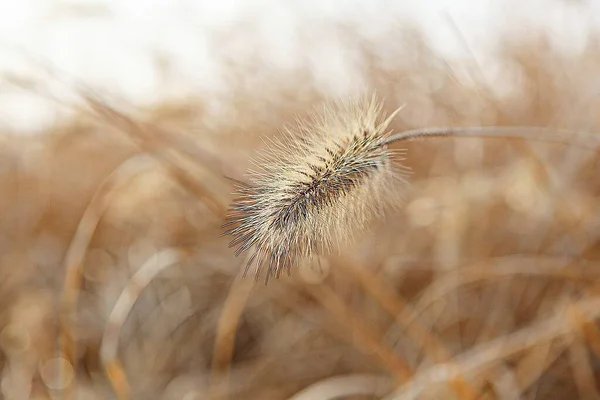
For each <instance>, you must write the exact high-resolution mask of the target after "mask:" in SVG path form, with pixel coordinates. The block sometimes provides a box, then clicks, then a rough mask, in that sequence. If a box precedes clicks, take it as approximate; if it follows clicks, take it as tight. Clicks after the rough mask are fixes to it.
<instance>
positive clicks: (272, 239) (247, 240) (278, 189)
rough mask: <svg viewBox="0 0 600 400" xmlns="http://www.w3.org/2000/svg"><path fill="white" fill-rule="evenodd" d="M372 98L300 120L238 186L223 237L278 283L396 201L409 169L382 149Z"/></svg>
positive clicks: (381, 126)
mask: <svg viewBox="0 0 600 400" xmlns="http://www.w3.org/2000/svg"><path fill="white" fill-rule="evenodd" d="M381 114H382V113H381V105H380V104H379V103H378V102H377V101H376V99H375V97H373V98H371V99H367V100H363V101H360V102H351V103H343V102H341V103H335V104H331V105H328V106H325V107H324V108H323V109H322V110H320V112H314V113H313V114H312V115H311V118H310V119H309V120H308V121H297V125H296V127H295V128H294V129H288V130H286V131H284V139H283V140H281V141H279V142H276V143H273V144H272V145H271V146H270V148H269V149H267V151H266V152H265V153H264V154H263V155H262V156H261V157H259V158H258V159H257V160H256V162H255V165H256V166H257V170H255V171H251V172H250V175H249V179H248V180H249V182H248V183H247V184H243V183H238V188H237V192H236V194H235V198H234V200H233V202H232V204H231V208H230V212H229V216H228V223H227V224H226V227H227V231H226V233H227V234H229V235H231V236H232V237H233V239H232V241H231V243H230V245H231V247H238V249H237V251H236V255H239V254H241V253H243V252H246V251H251V250H252V252H251V255H250V257H249V261H248V265H247V267H246V270H248V268H249V267H250V266H251V265H252V264H255V265H256V272H257V277H258V275H259V273H260V271H261V269H262V268H263V267H266V268H267V277H266V279H268V278H269V277H270V276H271V275H274V276H276V277H279V275H280V273H281V271H282V270H283V269H287V271H288V273H289V271H290V268H291V267H292V266H294V265H295V264H297V263H298V262H299V261H300V260H301V259H306V258H311V257H313V256H316V255H322V254H327V253H329V252H331V251H333V250H334V249H339V246H340V245H341V244H343V243H344V242H348V241H350V240H351V239H352V238H353V236H354V234H355V233H357V232H359V231H361V230H363V229H364V228H365V227H366V225H367V224H368V223H369V222H370V221H371V220H372V219H373V217H376V216H381V215H382V214H383V212H384V211H385V209H386V206H388V205H391V204H392V202H397V201H398V195H399V192H398V189H399V188H401V187H402V186H403V183H405V182H406V181H405V180H404V177H405V173H404V172H406V171H407V169H406V168H405V167H401V166H398V165H395V164H394V163H393V162H392V156H393V155H394V154H393V152H392V150H391V149H388V148H387V146H386V145H385V144H384V140H385V138H386V137H387V136H388V132H387V131H386V129H387V126H388V125H389V122H390V120H391V118H392V117H393V115H392V116H390V117H389V118H387V119H385V120H382V118H381Z"/></svg>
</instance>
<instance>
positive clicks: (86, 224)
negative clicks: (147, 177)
mask: <svg viewBox="0 0 600 400" xmlns="http://www.w3.org/2000/svg"><path fill="white" fill-rule="evenodd" d="M151 161H152V160H151V159H150V158H149V157H148V156H146V155H143V154H142V155H137V156H134V157H132V158H129V159H128V160H126V161H125V162H124V163H122V164H121V165H119V166H118V167H117V168H116V169H115V170H114V171H113V172H112V173H111V174H110V175H109V176H108V177H107V178H106V179H105V180H104V182H103V183H102V184H101V185H100V186H99V188H98V189H97V191H96V193H94V195H93V197H92V199H91V200H90V202H89V204H88V206H87V208H86V209H85V211H84V213H83V215H82V217H81V219H80V221H79V224H78V226H77V229H76V231H75V234H74V235H73V239H72V240H71V243H70V244H69V248H68V250H67V253H66V256H65V260H64V265H65V279H64V288H63V292H62V296H61V311H60V325H61V352H62V356H63V357H64V358H65V359H66V360H67V361H68V362H69V363H71V364H72V365H74V362H75V359H76V342H75V339H74V338H75V336H74V333H73V328H72V325H73V324H74V323H75V318H76V313H77V300H78V297H79V292H80V290H81V284H82V280H83V272H84V271H83V269H84V259H85V256H86V253H87V249H88V247H89V244H90V242H91V240H92V236H93V235H94V232H95V230H96V227H97V225H98V223H99V222H100V219H101V218H102V215H103V213H104V210H105V209H106V207H107V206H108V204H109V203H110V201H111V199H112V198H113V196H114V195H115V194H116V193H117V191H118V189H119V187H120V186H122V185H123V184H124V183H125V182H127V181H128V180H130V179H131V178H133V177H134V176H135V175H137V174H139V173H140V172H142V171H143V170H145V169H148V168H149V167H154V165H155V164H154V163H153V162H151Z"/></svg>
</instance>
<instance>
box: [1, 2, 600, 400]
mask: <svg viewBox="0 0 600 400" xmlns="http://www.w3.org/2000/svg"><path fill="white" fill-rule="evenodd" d="M575 3H577V4H570V5H569V6H568V7H574V8H573V10H575V9H577V10H579V11H577V12H578V13H580V14H581V15H585V14H586V10H587V12H589V13H591V10H592V8H591V6H590V8H586V7H588V6H587V5H586V3H585V2H581V3H580V2H575ZM592 3H593V2H592ZM378 4H379V3H378ZM382 4H383V3H382ZM498 4H500V3H498ZM504 4H505V7H508V5H509V4H511V3H508V2H506V3H504ZM380 6H381V7H383V8H382V9H385V7H384V6H385V4H383V6H382V5H381V4H380ZM576 7H579V8H576ZM100 8H101V7H100ZM349 8H350V9H351V8H352V7H349ZM307 9H308V8H307ZM308 10H309V9H308ZM306 13H308V14H310V10H309V11H306ZM355 14H356V15H359V16H360V13H359V12H358V11H355ZM331 15H335V12H334V11H331ZM378 15H383V14H382V13H381V12H380V13H379V14H377V13H371V14H369V13H365V14H364V15H363V17H364V20H363V24H362V25H360V26H371V27H373V26H376V27H377V35H376V36H377V38H379V39H378V41H377V45H375V44H374V41H373V40H372V39H371V37H370V36H369V33H368V31H367V33H365V32H364V31H363V30H361V29H358V28H357V27H358V26H359V25H358V23H356V21H353V22H352V23H348V22H346V23H344V21H341V22H340V21H337V22H336V21H333V20H332V19H325V20H323V21H321V24H320V25H307V26H305V27H303V28H302V29H303V31H304V32H310V31H311V30H312V31H314V32H313V34H312V36H311V37H310V38H309V39H310V40H306V41H305V42H302V43H303V46H306V48H307V49H308V50H306V51H307V53H306V54H309V53H310V51H312V50H314V49H315V47H311V46H317V43H318V42H319V41H320V39H321V37H320V36H319V32H326V34H325V33H323V38H327V39H328V40H335V42H336V43H337V46H338V47H337V48H338V50H337V51H339V52H340V53H339V54H342V56H339V57H338V58H335V57H336V56H335V54H337V53H332V52H329V51H327V48H326V47H321V48H319V47H318V46H317V50H318V49H320V50H321V51H320V52H319V51H316V50H315V52H314V54H316V55H311V56H310V57H313V58H311V59H310V60H312V61H310V62H305V61H306V59H303V58H302V57H301V56H300V57H296V58H294V59H293V60H294V62H292V61H290V60H287V62H286V60H285V59H284V57H283V53H282V54H278V53H275V54H271V55H270V56H269V55H268V54H267V55H265V54H264V53H260V52H259V51H258V50H257V49H256V46H257V44H258V43H259V41H253V39H248V38H252V37H253V36H252V33H256V31H257V26H258V27H261V26H263V25H261V24H260V23H255V24H254V25H253V24H248V25H246V24H239V25H236V26H235V27H231V26H227V27H226V28H223V29H222V32H220V36H219V35H217V36H218V41H216V42H215V43H218V44H219V46H222V47H216V48H215V49H216V50H215V53H216V54H222V55H223V59H222V60H221V61H222V62H221V64H219V69H218V76H219V79H221V80H222V81H224V82H226V83H227V85H228V87H229V90H227V91H220V90H209V89H207V88H206V86H202V90H199V89H197V86H195V85H194V82H196V81H194V79H191V78H190V84H189V85H190V88H191V89H190V90H188V92H187V93H186V92H185V91H183V92H177V93H178V94H177V95H176V96H175V95H173V96H170V95H169V90H166V91H165V92H161V91H159V90H158V89H152V87H153V86H148V87H149V88H150V89H148V88H147V89H148V90H147V91H145V92H144V91H141V92H139V93H138V95H139V96H138V97H136V96H128V95H127V93H125V94H123V93H122V91H119V90H117V89H118V88H117V87H115V88H112V87H111V85H110V79H109V77H110V75H108V76H107V77H106V79H107V81H106V82H104V84H100V83H98V82H97V81H94V79H90V80H88V79H87V78H85V77H83V78H80V79H78V78H76V76H77V74H75V73H74V72H73V71H70V70H69V68H67V67H65V64H61V63H56V64H52V65H51V62H52V59H51V57H50V56H51V55H52V52H51V51H50V50H48V52H49V54H47V55H46V56H47V58H46V59H44V58H40V59H32V58H28V57H24V58H23V59H24V60H26V61H21V62H20V63H19V64H14V65H11V66H10V67H11V68H9V69H10V72H6V74H5V79H3V81H2V87H1V88H0V97H2V100H3V102H2V104H7V105H8V106H7V108H6V109H8V110H17V111H18V113H16V114H18V115H16V114H15V115H12V118H14V119H13V120H11V121H13V122H11V123H8V122H6V121H9V120H10V118H11V116H9V115H6V121H5V125H6V127H5V130H4V133H3V134H2V136H1V138H0V151H1V153H2V154H1V156H0V274H1V279H0V349H1V352H2V353H1V358H0V360H1V372H0V376H1V378H0V379H1V380H0V389H1V392H2V396H3V398H5V399H16V400H20V399H28V398H32V399H59V398H60V399H62V398H72V399H82V400H86V399H112V398H118V399H126V398H132V399H185V400H197V399H225V398H229V399H273V400H277V399H294V400H329V399H386V400H392V399H452V398H456V399H475V398H485V399H575V398H581V399H595V398H600V393H599V391H598V378H599V371H600V370H599V368H600V367H599V365H600V364H599V363H598V356H600V332H599V331H598V329H599V328H598V326H597V323H596V319H597V318H596V317H597V314H598V313H600V297H598V296H596V295H597V293H596V289H597V288H598V281H599V277H600V270H599V269H598V261H597V260H598V255H599V254H598V253H599V249H600V248H599V238H600V220H599V218H598V215H599V211H600V201H599V195H600V193H599V186H600V180H599V179H598V174H597V171H598V168H599V165H598V161H597V156H596V151H595V150H594V149H593V147H594V143H590V149H582V148H575V147H569V146H564V145H553V144H545V143H538V142H535V141H531V142H525V141H514V140H497V139H494V140H483V139H451V140H450V139H441V140H432V141H423V142H413V143H409V144H406V146H405V147H406V148H407V149H408V157H407V160H406V161H404V163H405V164H406V165H407V166H409V167H411V168H412V169H413V175H412V177H411V187H410V188H409V189H407V192H406V195H405V198H403V199H399V204H400V205H401V207H399V209H398V210H397V211H395V212H393V213H391V214H390V215H388V216H387V217H386V218H385V219H384V220H381V221H378V222H377V223H376V224H375V225H374V226H372V227H370V228H369V229H368V230H367V231H365V232H363V233H362V234H361V236H360V240H359V241H358V243H356V245H355V246H353V247H352V248H349V249H344V251H343V252H342V253H341V254H340V255H333V256H330V257H327V258H324V259H322V260H321V264H322V265H321V267H322V270H321V269H318V268H312V267H311V266H309V265H301V266H298V268H296V269H295V270H294V274H293V276H292V278H288V277H284V278H281V279H280V280H276V281H271V282H270V284H269V285H268V286H266V287H265V286H263V285H254V282H253V280H252V279H242V278H241V277H240V270H241V269H242V267H243V265H244V260H243V259H241V258H240V259H236V258H235V257H234V256H233V254H232V251H231V250H230V249H228V247H227V238H222V237H221V236H220V235H221V233H222V229H221V228H220V226H221V225H222V223H223V211H224V210H225V208H226V206H227V204H228V202H229V200H230V191H231V190H232V187H231V185H230V182H229V181H227V180H226V179H225V178H224V177H223V175H227V176H231V177H234V178H237V179H243V177H244V173H245V171H246V169H247V168H248V167H250V164H249V159H250V157H251V156H253V155H254V154H255V151H257V150H260V149H263V148H264V147H265V143H264V141H263V139H264V138H267V137H270V136H277V135H278V134H279V133H278V129H280V128H281V127H282V126H284V125H285V124H288V123H292V122H293V119H294V117H296V116H299V117H302V116H304V115H306V112H307V111H308V110H309V109H310V108H311V107H313V106H315V105H319V104H321V103H322V102H323V101H326V100H327V99H330V98H334V97H336V98H337V97H339V96H346V95H353V94H356V93H359V92H360V91H361V90H370V91H376V92H377V93H378V94H379V95H380V97H382V98H383V99H385V108H386V110H388V111H391V110H393V109H395V108H397V107H398V106H400V105H402V104H405V108H404V109H403V110H402V112H400V113H399V114H398V116H397V117H396V119H395V121H394V122H393V128H394V129H395V130H398V131H399V130H404V129H410V128H416V127H426V126H464V125H537V126H551V127H560V128H569V129H574V130H582V131H589V132H593V133H594V132H596V131H597V130H598V129H599V125H600V120H599V117H598V116H599V115H600V114H599V112H598V111H599V106H600V103H599V101H598V99H597V96H596V94H597V93H596V92H597V90H598V89H597V87H598V83H597V80H598V78H597V76H596V75H597V71H598V70H600V52H599V47H598V40H597V36H595V35H596V34H595V33H594V32H593V31H592V30H590V31H589V32H588V36H586V37H585V40H581V41H579V42H577V43H575V42H573V47H572V48H569V47H568V46H565V45H564V43H563V44H560V40H559V41H558V42H557V41H556V38H557V37H558V38H562V39H563V40H564V38H565V37H566V35H565V36H562V35H561V34H560V30H559V32H558V33H556V32H555V33H553V34H551V33H548V32H547V31H544V30H543V29H541V28H540V29H538V28H536V27H533V25H535V24H533V25H527V24H525V23H524V22H521V24H519V23H517V22H514V24H513V25H511V24H509V22H510V21H508V20H505V21H504V23H505V25H506V27H507V29H505V30H498V34H497V38H496V39H495V40H490V43H491V44H490V45H489V46H490V47H488V48H486V51H487V56H486V58H485V59H483V60H481V59H479V58H478V57H475V55H473V54H469V53H468V49H469V46H468V45H464V46H459V48H461V49H463V50H464V51H466V52H467V55H466V56H463V57H459V58H458V59H455V58H449V57H446V55H445V54H444V53H443V51H442V50H440V49H439V48H438V47H436V45H434V44H432V39H431V38H430V35H429V32H427V31H426V30H425V31H424V30H423V29H424V28H422V27H419V26H418V25H416V24H415V25H411V24H409V23H408V22H406V23H400V21H401V20H398V21H395V20H394V19H393V18H391V17H389V16H388V19H386V21H388V20H389V21H388V23H386V24H384V23H381V24H379V25H377V22H378V21H379V19H378V18H379V17H378ZM391 15H394V14H393V13H391ZM590 15H591V14H590ZM250 16H252V15H250ZM84 17H85V16H84ZM78 18H79V17H78ZM85 18H89V17H85ZM249 18H250V17H249ZM380 18H383V16H382V17H380ZM274 19H275V20H276V19H277V18H274ZM316 19H317V18H315V20H316ZM311 21H312V22H313V23H315V21H314V20H311ZM449 23H450V22H449ZM450 25H451V23H450ZM582 25H583V23H582ZM321 28H322V29H323V31H320V30H319V29H321ZM509 28H510V29H509ZM586 28H587V27H586ZM450 32H454V34H456V37H455V40H457V41H459V42H460V40H461V34H460V32H458V31H456V30H454V31H453V30H452V29H450ZM331 38H334V39H331ZM381 38H385V39H386V40H381ZM467 38H468V37H467ZM305 39H306V38H305ZM463 39H465V37H463ZM215 40H216V39H215ZM299 40H300V39H299ZM303 40H304V39H303ZM323 41H325V39H323ZM467 41H468V40H467ZM565 42H568V41H565ZM557 43H558V44H557ZM194 45H195V42H194V41H193V40H191V41H190V43H189V44H185V46H187V47H185V46H184V45H183V44H182V47H184V48H186V51H187V52H193V51H194ZM253 46H254V47H253ZM89 47H90V48H91V49H92V52H93V48H94V43H90V44H89ZM221 48H222V49H223V51H222V53H220V52H219V49H221ZM283 48H285V46H284V47H283ZM311 49H312V50H311ZM236 52H242V53H243V54H245V56H244V57H241V58H237V57H231V58H228V54H238V53H236ZM244 52H245V53H244ZM284 53H285V52H284ZM311 54H312V53H311ZM487 57H489V58H487ZM332 58H333V59H334V61H335V60H337V61H339V62H340V63H341V64H343V68H342V69H343V70H344V71H346V72H345V73H344V74H342V73H341V72H340V71H341V70H339V69H336V68H334V67H331V69H330V70H329V71H328V72H327V68H326V67H323V68H324V69H321V70H319V69H318V68H316V67H315V65H319V64H320V63H323V64H326V63H327V62H330V63H329V64H327V65H330V66H331V65H335V62H333V63H331V61H332V60H331V59H332ZM47 59H50V61H49V62H48V64H45V61H44V60H47ZM168 59H169V58H168V56H167V57H166V58H165V60H166V62H167V64H168ZM303 60H304V61H303ZM349 60H350V61H349ZM490 60H494V61H493V62H491V61H490ZM159 61H160V60H159ZM98 62H106V63H107V64H111V65H112V64H119V59H116V58H115V59H109V58H106V59H104V60H103V59H102V58H101V57H99V60H98ZM121 62H122V63H123V64H125V65H126V64H127V63H126V62H124V61H121ZM346 62H351V64H348V65H346V64H344V63H346ZM142 64H143V62H142ZM167 64H160V63H159V65H163V66H165V65H167ZM24 65H27V67H25V66H24ZM57 65H58V66H57ZM46 67H48V68H46ZM123 68H126V67H123ZM129 68H131V71H129V72H130V74H132V75H135V70H134V69H133V65H130V66H129ZM165 68H166V67H165ZM32 71H33V72H32ZM165 71H167V72H168V71H169V69H168V68H166V69H165ZM319 71H320V72H319ZM323 71H326V72H323ZM167 72H165V73H167ZM171 73H172V74H174V76H178V72H177V71H175V72H173V71H171ZM204 74H207V75H205V78H206V76H208V77H210V76H211V75H210V73H209V72H204ZM139 79H140V80H141V81H144V78H143V74H142V77H141V78H139ZM207 80H210V79H207ZM79 83H81V84H82V85H83V84H87V85H89V86H90V87H92V88H94V90H95V92H94V93H92V92H91V91H90V89H88V88H85V87H83V86H82V85H79V86H78V84H79ZM180 84H181V85H183V86H185V82H184V81H182V82H180ZM121 89H122V88H121ZM154 90H156V92H154ZM2 91H4V94H5V95H6V94H7V93H10V94H12V95H14V96H17V98H18V97H19V96H22V97H21V99H23V98H27V101H26V102H25V103H18V104H20V106H19V107H15V106H14V104H17V103H14V104H13V102H15V98H14V97H11V98H9V97H4V96H2ZM125 92H127V91H125ZM182 93H183V94H182ZM159 94H160V95H159ZM144 96H149V97H151V98H150V99H140V98H139V97H144ZM11 99H12V100H11ZM27 102H29V103H27ZM27 104H30V105H31V108H28V107H27ZM29 111H31V113H32V116H31V118H32V119H33V114H35V113H36V112H37V115H38V116H41V117H40V119H39V120H36V121H37V122H36V123H35V124H34V123H32V122H31V121H27V120H28V118H27V115H28V112H29ZM15 121H16V122H15ZM19 121H21V122H22V121H25V122H22V123H21V122H19ZM32 133H37V134H35V135H34V134H32Z"/></svg>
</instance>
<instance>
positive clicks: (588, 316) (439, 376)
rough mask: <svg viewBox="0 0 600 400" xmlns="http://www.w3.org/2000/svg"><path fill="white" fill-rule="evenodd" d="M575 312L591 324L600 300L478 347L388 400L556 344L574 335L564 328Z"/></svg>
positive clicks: (401, 398) (577, 305) (598, 311)
mask: <svg viewBox="0 0 600 400" xmlns="http://www.w3.org/2000/svg"><path fill="white" fill-rule="evenodd" d="M574 308H577V309H578V311H579V312H581V315H582V317H583V318H584V321H590V320H593V319H594V318H597V317H598V315H600V300H599V299H596V298H593V299H589V300H582V301H580V302H578V303H575V304H574V305H572V306H569V307H566V308H565V309H564V310H562V311H560V312H557V313H556V314H557V315H556V316H555V317H553V318H550V319H547V320H545V321H541V322H537V323H535V324H534V325H533V326H530V327H527V328H523V329H521V330H519V331H516V332H514V333H511V334H509V335H507V336H505V337H501V338H498V339H494V340H492V341H490V342H487V343H484V344H481V345H478V346H475V347H473V348H472V349H470V350H468V351H467V352H465V353H464V354H462V355H461V356H459V357H457V358H455V360H454V363H453V364H451V365H443V364H440V365H437V366H434V367H432V368H429V369H428V370H426V371H424V372H422V373H419V374H418V375H416V376H415V377H414V378H413V379H412V380H411V381H410V382H408V383H407V384H405V385H403V386H402V387H400V388H399V389H398V390H397V391H396V392H395V393H394V394H392V395H390V396H388V397H387V398H386V400H409V399H415V398H416V397H417V396H418V395H419V394H420V393H422V392H423V391H425V390H427V388H429V387H431V386H432V385H435V384H439V383H444V382H447V381H449V380H451V379H456V377H457V376H460V374H465V375H467V376H468V375H470V374H474V373H475V374H480V373H483V372H484V371H485V370H486V368H488V367H489V366H491V365H493V364H494V363H497V362H500V361H501V360H502V359H504V358H505V357H509V356H511V355H514V354H516V353H518V352H520V351H522V350H524V349H527V348H530V347H532V346H535V345H537V343H539V342H540V341H549V340H555V339H558V338H560V337H562V336H565V335H569V334H572V333H573V327H572V326H570V325H569V324H565V323H564V320H565V317H567V316H568V314H569V312H571V310H572V309H574Z"/></svg>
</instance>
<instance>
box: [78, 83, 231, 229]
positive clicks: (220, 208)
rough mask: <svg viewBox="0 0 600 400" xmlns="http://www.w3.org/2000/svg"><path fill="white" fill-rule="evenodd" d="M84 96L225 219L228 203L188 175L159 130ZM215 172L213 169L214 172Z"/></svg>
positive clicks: (89, 95) (99, 114)
mask: <svg viewBox="0 0 600 400" xmlns="http://www.w3.org/2000/svg"><path fill="white" fill-rule="evenodd" d="M83 97H84V98H85V99H86V101H87V102H88V103H89V105H90V107H91V108H92V110H94V112H96V114H97V115H98V116H99V117H100V118H101V119H102V120H103V121H105V122H108V123H109V124H111V125H113V126H115V127H117V128H118V129H120V130H122V131H124V132H126V133H128V134H130V135H132V137H133V138H134V139H135V142H136V143H137V144H138V145H139V146H140V147H141V148H142V149H143V150H144V151H146V152H147V153H149V154H152V155H153V156H154V157H156V158H157V159H158V160H159V161H161V163H162V164H163V166H164V167H165V168H166V169H167V170H168V171H169V172H170V173H171V174H172V175H173V176H174V178H175V179H177V180H178V181H179V182H180V183H181V184H182V186H183V187H184V188H187V189H188V190H190V191H191V192H192V193H193V194H194V195H195V196H197V197H198V199H199V200H200V201H202V202H203V203H204V204H205V205H206V206H207V207H208V209H209V210H211V211H212V212H213V213H215V215H217V216H219V217H221V218H223V217H224V216H225V209H226V208H225V206H224V205H223V202H222V201H221V200H220V199H219V198H218V197H217V196H216V195H214V194H213V193H212V192H211V191H210V190H209V189H208V188H206V187H205V185H204V183H202V182H199V181H198V180H197V179H194V178H193V177H191V176H189V173H188V171H187V170H186V169H185V168H182V167H181V166H179V164H178V162H177V161H176V160H175V159H173V158H172V157H169V156H168V155H167V154H165V153H164V151H163V149H164V148H167V149H168V148H169V147H171V146H166V145H165V143H161V142H160V141H158V140H157V136H159V135H157V134H156V133H154V134H153V133H152V132H153V130H155V128H153V127H149V126H147V125H146V126H143V125H141V124H140V123H138V122H137V121H135V120H133V119H132V118H129V117H128V116H127V115H125V114H123V113H121V112H119V111H118V110H116V109H114V108H112V107H110V106H109V105H108V104H106V103H104V102H102V101H100V100H99V99H97V98H96V97H94V96H93V95H91V94H89V93H85V94H83ZM202 156H203V158H202V159H200V160H196V161H197V162H200V161H203V160H204V162H207V163H208V161H209V160H211V161H213V160H216V159H215V158H214V157H212V156H208V155H205V154H204V153H202ZM213 172H214V171H213Z"/></svg>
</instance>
